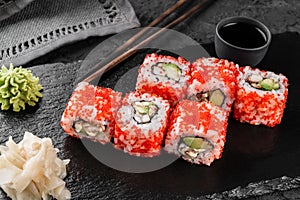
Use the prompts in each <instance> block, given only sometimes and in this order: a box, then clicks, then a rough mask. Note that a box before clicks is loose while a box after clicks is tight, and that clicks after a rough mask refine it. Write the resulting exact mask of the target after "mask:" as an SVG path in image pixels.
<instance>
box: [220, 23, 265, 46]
mask: <svg viewBox="0 0 300 200" xmlns="http://www.w3.org/2000/svg"><path fill="white" fill-rule="evenodd" d="M219 35H220V36H221V38H223V40H225V41H226V42H228V43H230V44H232V45H235V46H238V47H242V48H258V47H261V46H263V45H265V44H266V43H267V36H266V35H265V33H264V32H263V31H262V30H261V29H260V28H258V27H257V26H255V25H252V24H249V23H244V22H236V23H229V24H226V25H224V26H223V27H221V28H220V30H219Z"/></svg>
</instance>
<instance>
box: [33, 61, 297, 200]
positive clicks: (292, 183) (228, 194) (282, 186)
mask: <svg viewBox="0 0 300 200" xmlns="http://www.w3.org/2000/svg"><path fill="white" fill-rule="evenodd" d="M80 63H82V61H77V62H72V63H54V64H45V65H46V66H47V67H55V66H61V65H64V66H65V67H66V68H68V70H67V71H69V72H70V75H72V74H73V75H76V72H75V73H74V72H73V73H71V70H73V69H74V67H72V66H73V65H79V64H80ZM45 65H38V66H34V67H29V68H27V69H30V70H31V71H32V72H33V74H36V73H35V72H36V71H40V70H42V71H43V68H44V67H45ZM77 70H78V69H77ZM69 78H70V79H71V80H74V79H75V77H69ZM73 84H74V83H73ZM44 92H45V91H44ZM298 188H300V176H298V177H288V176H282V177H278V178H275V179H271V180H264V181H260V182H256V183H249V184H248V185H247V186H246V187H241V186H239V187H236V188H234V189H232V190H228V191H223V192H220V193H214V194H210V195H204V196H199V197H195V196H187V197H186V198H187V199H198V198H201V197H204V198H205V199H228V198H230V199H244V198H250V197H256V196H262V195H267V194H271V193H273V192H283V191H288V190H291V189H298ZM201 199H202V198H201Z"/></svg>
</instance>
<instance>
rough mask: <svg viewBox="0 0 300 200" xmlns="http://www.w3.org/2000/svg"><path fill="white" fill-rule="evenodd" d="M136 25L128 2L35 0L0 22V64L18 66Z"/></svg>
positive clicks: (137, 24)
mask: <svg viewBox="0 0 300 200" xmlns="http://www.w3.org/2000/svg"><path fill="white" fill-rule="evenodd" d="M139 25H140V23H139V21H138V19H137V18H136V15H135V12H134V10H133V8H132V6H131V5H130V3H129V2H128V0H88V1H85V0H63V1H53V0H35V1H33V2H32V3H31V4H29V5H28V6H26V7H25V8H24V9H22V10H21V11H20V12H18V13H16V14H15V15H13V16H11V17H10V18H7V19H5V20H3V21H1V22H0V35H1V42H0V64H5V65H7V64H9V63H11V62H12V63H14V64H15V66H17V65H22V64H25V63H27V62H28V61H30V60H33V59H35V58H37V57H39V56H42V55H44V54H46V53H48V52H50V51H52V50H54V49H56V48H58V47H60V46H62V45H64V44H66V43H71V42H74V41H78V40H82V39H85V38H87V37H89V36H104V35H108V34H113V33H118V32H121V31H123V30H126V29H130V28H134V27H138V26H139Z"/></svg>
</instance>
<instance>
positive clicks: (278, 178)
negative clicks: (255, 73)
mask: <svg viewBox="0 0 300 200" xmlns="http://www.w3.org/2000/svg"><path fill="white" fill-rule="evenodd" d="M208 49H210V50H212V49H213V48H212V47H211V45H210V46H208ZM299 52H300V36H299V34H296V33H289V34H284V35H275V36H274V37H273V41H272V44H271V47H270V50H269V52H268V54H267V56H266V58H265V59H264V60H263V62H262V63H261V64H260V65H259V67H260V68H262V69H267V70H272V71H275V72H276V73H278V72H282V73H284V74H285V75H286V76H287V77H288V78H289V80H290V87H289V98H288V103H287V108H286V110H285V114H284V117H283V120H282V123H281V124H280V125H278V126H276V127H275V128H273V129H271V128H267V127H263V126H257V127H254V126H250V125H248V124H240V123H239V122H237V121H235V120H233V119H231V120H230V123H229V127H228V135H227V141H228V142H227V143H226V146H225V151H224V154H223V158H222V159H220V160H218V161H215V162H214V163H213V164H212V166H211V167H205V166H196V165H190V164H189V163H186V162H184V161H182V160H177V161H176V162H174V163H173V164H171V165H170V166H168V167H166V168H163V169H161V170H158V171H155V172H151V173H145V174H129V173H124V172H119V171H116V170H114V169H111V168H109V167H107V166H105V165H103V164H101V163H100V162H98V161H97V160H96V159H95V158H94V157H93V156H91V155H90V154H89V153H88V152H87V150H86V149H85V148H84V146H83V144H82V143H81V141H80V140H77V139H74V138H71V137H69V136H67V135H66V134H65V133H64V132H63V130H62V129H61V128H60V125H59V120H60V117H61V114H62V112H63V110H64V108H65V104H66V103H67V101H68V98H69V96H70V94H71V92H72V88H73V81H74V79H75V74H76V70H77V69H78V68H79V66H80V64H81V63H73V64H67V65H64V64H52V65H42V66H37V67H33V68H31V70H32V71H33V73H34V74H35V75H36V76H39V77H41V84H42V85H43V86H44V90H43V94H44V97H43V99H42V101H41V102H40V103H39V104H38V105H37V106H36V107H34V108H32V109H29V110H28V111H25V112H20V113H12V112H10V111H7V112H1V113H0V125H1V126H0V133H1V135H0V143H1V144H3V143H4V142H5V141H6V140H7V139H8V136H9V135H12V136H13V138H14V139H15V140H17V141H19V140H21V138H22V137H23V134H24V132H25V131H30V132H32V133H34V134H36V135H38V136H40V137H51V138H52V139H53V141H54V145H55V147H57V148H59V149H60V150H61V152H60V154H59V156H60V157H61V158H63V159H66V158H70V159H71V163H70V164H69V165H68V167H67V170H68V176H67V178H66V179H65V180H66V182H67V187H68V188H69V189H70V191H71V193H72V197H73V198H72V199H183V198H184V199H227V198H247V197H253V196H257V195H261V194H266V193H270V192H274V191H281V190H288V189H291V188H298V187H299V186H300V159H299V156H300V150H299V148H298V146H299V145H298V141H299V139H300V135H299V132H300V128H299V126H298V123H299V122H300V121H299V117H298V116H299V114H300V106H299V103H298V102H299V101H300V95H299V91H300V88H299V87H300V84H299V80H300V74H298V73H297V71H298V70H297V63H298V62H297V60H298V58H299V56H300V55H299ZM212 55H213V52H212ZM140 56H142V55H139V54H138V55H136V56H135V57H134V58H132V59H130V60H129V61H128V63H130V62H133V61H134V60H136V59H137V60H139V59H140V58H139V57H140ZM124 64H126V63H123V64H122V65H124ZM119 75H120V74H118V70H116V71H115V72H111V75H109V76H107V79H106V80H104V82H103V83H104V84H113V83H110V80H111V81H113V80H115V79H114V78H117V77H118V76H119ZM105 81H106V83H105ZM0 199H7V197H6V195H5V194H4V193H3V191H2V190H0Z"/></svg>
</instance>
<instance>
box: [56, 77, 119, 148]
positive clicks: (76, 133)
mask: <svg viewBox="0 0 300 200" xmlns="http://www.w3.org/2000/svg"><path fill="white" fill-rule="evenodd" d="M121 100H122V93H120V92H115V91H113V90H112V89H110V88H102V87H97V86H93V85H91V84H89V83H86V82H81V83H79V84H78V85H77V87H76V88H75V90H74V92H73V94H72V96H71V97H70V99H69V102H68V103H67V106H66V109H65V111H64V113H63V115H62V118H61V122H60V124H61V126H62V128H63V129H64V131H65V132H66V133H67V134H69V135H71V136H73V137H77V138H88V139H90V140H92V141H97V142H100V143H103V144H104V143H108V142H110V140H111V137H112V135H113V133H114V127H115V115H116V112H117V109H118V108H119V107H120V102H121Z"/></svg>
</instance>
